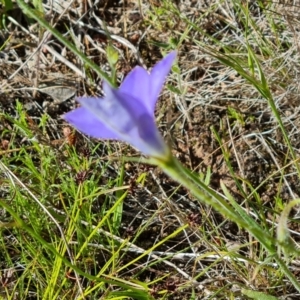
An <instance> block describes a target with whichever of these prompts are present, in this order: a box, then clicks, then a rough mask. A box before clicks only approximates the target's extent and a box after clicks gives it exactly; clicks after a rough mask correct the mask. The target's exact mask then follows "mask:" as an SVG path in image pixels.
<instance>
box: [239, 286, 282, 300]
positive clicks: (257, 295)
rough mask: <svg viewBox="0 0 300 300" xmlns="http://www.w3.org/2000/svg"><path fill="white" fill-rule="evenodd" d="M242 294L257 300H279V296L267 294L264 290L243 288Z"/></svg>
mask: <svg viewBox="0 0 300 300" xmlns="http://www.w3.org/2000/svg"><path fill="white" fill-rule="evenodd" d="M242 294H243V295H246V296H247V297H249V298H251V299H255V300H278V298H277V297H274V296H270V295H266V294H264V293H262V292H256V291H251V290H245V289H242Z"/></svg>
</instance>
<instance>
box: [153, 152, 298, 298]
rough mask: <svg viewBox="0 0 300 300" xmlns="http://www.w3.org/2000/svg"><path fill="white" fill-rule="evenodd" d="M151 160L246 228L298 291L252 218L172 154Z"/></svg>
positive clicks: (271, 242)
mask: <svg viewBox="0 0 300 300" xmlns="http://www.w3.org/2000/svg"><path fill="white" fill-rule="evenodd" d="M152 162H154V163H155V164H157V165H158V166H159V167H161V168H162V170H163V171H164V172H165V173H166V174H167V175H168V176H170V177H171V178H172V179H174V180H176V181H177V182H179V183H180V184H182V186H184V187H185V188H187V189H188V190H189V191H190V192H191V193H192V194H193V195H194V196H195V197H196V198H197V199H198V200H200V201H201V202H203V203H205V204H207V205H210V206H212V207H213V208H214V209H215V210H216V211H218V212H219V213H221V214H222V215H223V216H224V217H225V218H227V219H229V220H231V221H233V222H235V223H236V224H237V225H238V226H240V227H242V228H244V229H246V230H247V231H248V232H249V233H250V234H251V235H253V236H254V237H255V238H256V239H257V240H258V241H259V242H260V243H261V245H262V246H263V247H264V248H265V249H266V250H267V251H268V252H269V255H270V256H272V257H274V259H275V261H276V262H277V264H278V266H279V267H280V269H281V271H282V272H283V273H284V274H285V275H286V277H287V278H289V280H290V281H291V283H292V284H293V285H294V287H295V288H296V289H297V290H298V291H299V292H300V283H299V282H298V281H297V279H296V278H295V277H294V275H293V274H292V273H291V271H290V270H289V268H288V267H287V265H286V264H285V262H284V261H283V260H282V259H281V258H280V257H279V256H278V255H277V253H276V247H275V245H276V240H275V239H274V238H273V237H272V236H271V235H270V234H269V233H268V232H266V231H265V230H263V229H262V228H261V227H260V226H259V224H258V223H257V222H256V221H255V220H253V218H251V217H250V216H248V215H247V217H246V216H245V217H244V218H243V217H242V216H241V212H240V211H239V210H238V209H235V208H234V207H233V206H231V205H230V204H229V203H228V202H227V201H226V200H225V199H224V198H223V197H222V196H220V195H218V194H217V193H216V192H215V191H213V190H212V189H210V188H209V187H208V186H207V185H205V184H204V183H203V182H201V180H199V179H197V177H196V176H195V175H194V174H193V173H191V172H190V171H188V170H187V169H186V168H184V167H183V166H182V165H181V164H180V163H179V161H178V160H177V159H176V158H174V157H173V156H172V155H169V156H168V158H167V159H166V160H160V159H155V158H154V159H152ZM237 205H238V204H237ZM247 219H251V221H247Z"/></svg>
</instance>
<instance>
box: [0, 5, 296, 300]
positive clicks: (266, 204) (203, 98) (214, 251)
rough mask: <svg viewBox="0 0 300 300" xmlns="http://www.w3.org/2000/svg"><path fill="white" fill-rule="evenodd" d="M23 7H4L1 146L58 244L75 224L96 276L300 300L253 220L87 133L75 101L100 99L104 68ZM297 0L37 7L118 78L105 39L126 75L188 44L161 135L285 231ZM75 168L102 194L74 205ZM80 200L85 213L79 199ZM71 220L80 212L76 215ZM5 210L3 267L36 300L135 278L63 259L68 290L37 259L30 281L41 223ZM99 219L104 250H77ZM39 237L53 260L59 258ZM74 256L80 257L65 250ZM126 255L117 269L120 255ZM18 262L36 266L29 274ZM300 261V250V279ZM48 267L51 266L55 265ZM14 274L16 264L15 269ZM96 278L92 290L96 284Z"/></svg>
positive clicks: (74, 235)
mask: <svg viewBox="0 0 300 300" xmlns="http://www.w3.org/2000/svg"><path fill="white" fill-rule="evenodd" d="M17 3H19V2H18V1H17ZM17 3H13V5H14V8H13V9H9V10H8V11H5V10H4V8H5V5H4V4H2V10H0V12H1V14H2V15H3V18H2V22H3V24H2V31H1V35H0V50H1V52H0V64H1V68H0V84H1V89H0V138H1V141H0V142H1V143H0V156H2V158H3V162H4V165H5V166H6V167H7V168H8V170H10V171H11V172H12V173H13V174H15V175H16V176H17V177H18V178H19V179H20V181H21V182H22V183H23V184H24V186H23V187H21V186H20V184H19V183H17V184H16V186H18V187H20V189H21V190H22V192H24V190H25V192H24V193H25V195H29V196H30V194H29V192H28V191H32V192H33V194H34V195H35V196H36V197H37V198H38V199H39V200H40V201H41V202H42V204H43V205H44V206H45V208H46V210H47V211H48V212H49V213H50V214H51V216H52V218H53V219H54V220H56V221H57V223H59V227H57V226H56V225H57V224H56V223H55V222H54V221H53V219H51V218H50V219H49V216H47V215H46V214H45V212H44V211H41V209H40V207H38V208H34V209H32V211H31V212H30V211H27V209H28V203H25V202H26V201H25V200H24V198H22V199H23V200H22V201H20V200H19V201H20V202H21V203H22V205H24V209H25V210H24V211H25V212H26V213H25V212H24V211H23V210H22V209H21V208H20V209H19V208H15V211H16V213H17V214H18V216H19V218H21V219H22V220H23V221H24V222H25V223H26V221H28V220H30V222H29V221H28V222H27V223H26V224H27V225H28V224H29V225H30V226H31V227H32V228H34V229H35V230H36V231H38V234H39V235H40V236H41V237H42V238H43V239H45V240H46V241H47V242H51V241H53V240H54V241H56V242H57V241H59V238H60V235H61V232H60V230H58V228H61V230H62V231H63V232H64V233H65V234H66V240H67V241H68V242H69V245H70V249H71V252H72V253H73V254H72V255H71V256H73V257H75V256H76V255H75V254H76V253H78V252H79V253H80V255H79V256H78V257H79V258H78V259H76V260H77V263H78V264H77V266H78V267H79V268H81V269H82V270H83V271H85V272H86V273H88V274H91V275H97V274H98V273H99V271H100V270H103V272H104V273H103V274H109V275H114V276H116V277H118V278H121V279H124V280H125V281H126V280H127V281H128V282H135V281H138V282H144V283H146V284H149V285H148V290H147V291H148V296H149V299H151V297H153V298H154V299H263V298H257V297H258V296H257V295H256V298H255V296H254V294H249V293H247V291H256V292H262V293H264V294H266V295H269V297H270V298H266V299H273V298H271V296H274V297H277V298H276V299H298V297H299V291H298V292H297V289H296V288H295V286H294V285H293V284H292V283H291V282H290V281H289V279H287V278H286V277H285V276H284V275H283V274H282V273H281V272H280V270H279V271H278V266H277V265H275V264H274V262H273V261H272V258H270V256H269V254H268V253H267V252H266V251H265V250H264V249H263V247H262V245H260V243H259V242H258V241H256V240H255V239H254V238H253V237H252V236H251V235H250V234H249V232H248V231H247V230H245V229H243V228H240V227H239V226H237V225H236V224H235V223H234V222H231V221H230V220H226V219H225V218H224V217H223V215H222V214H220V213H218V212H216V211H215V210H212V209H211V208H210V207H209V206H207V205H205V204H203V203H201V202H198V201H197V200H196V199H195V197H194V196H193V195H192V194H191V192H190V191H189V190H187V189H186V188H184V187H182V186H179V185H178V184H177V183H176V182H174V181H173V180H171V179H170V178H169V177H167V176H166V175H165V174H164V173H163V171H162V170H161V169H159V168H157V167H155V166H149V165H147V164H145V163H135V162H131V161H128V160H127V161H124V160H123V159H122V158H123V157H137V158H139V157H140V154H139V152H137V151H135V150H134V149H132V148H131V147H130V146H129V145H127V144H124V143H119V142H111V141H110V142H107V141H105V142H103V141H100V142H99V141H98V140H94V139H90V138H87V137H85V136H84V135H81V134H80V133H78V132H75V131H74V130H73V129H72V128H71V127H70V126H69V125H68V124H67V123H66V122H65V121H64V120H63V119H62V115H63V114H64V113H66V112H67V111H69V110H71V109H73V108H75V107H77V105H78V104H76V102H75V97H76V96H81V95H101V93H102V91H101V84H102V78H101V77H100V76H99V74H98V73H97V72H95V71H94V70H93V69H92V68H91V67H89V66H88V65H86V64H85V63H83V62H82V60H81V59H80V58H79V57H78V56H77V55H76V54H74V52H72V51H70V50H69V49H68V48H67V47H65V45H63V43H62V42H61V41H58V40H57V39H56V38H55V37H54V35H53V34H52V35H51V34H49V31H47V30H45V29H44V28H43V26H41V25H39V23H38V22H37V21H36V20H34V19H33V18H30V17H28V16H26V15H25V14H24V13H23V12H22V10H21V9H20V8H19V7H18V4H17ZM299 5H300V3H294V2H293V3H292V2H291V1H285V3H281V2H279V3H275V2H274V3H272V2H268V1H234V0H230V1H229V0H227V1H220V0H214V1H203V0H195V1H192V0H191V1H180V0H178V1H167V0H165V1H138V0H136V1H129V0H128V1H101V0H100V1H96V2H95V3H91V1H82V2H80V1H78V2H71V1H58V2H57V1H54V2H53V6H51V3H50V2H49V3H43V5H42V9H40V11H39V13H40V15H43V17H44V19H45V20H46V21H47V22H49V23H50V24H52V26H53V27H55V28H56V29H57V30H58V31H59V32H60V33H61V34H64V35H65V37H66V38H67V39H68V40H69V41H71V42H72V43H73V44H75V45H76V47H77V49H79V50H80V51H82V52H83V53H84V54H85V55H86V56H87V57H88V58H90V59H91V60H92V61H93V62H94V63H96V64H97V65H98V66H99V67H100V69H101V70H102V71H104V72H106V73H107V74H111V66H110V64H109V59H108V58H109V50H108V48H107V47H108V46H109V47H111V48H110V50H111V51H112V53H118V62H117V64H116V66H115V68H116V78H117V82H118V84H119V83H120V82H122V80H123V78H124V76H126V75H127V74H128V72H130V70H131V69H132V68H133V67H134V66H136V65H141V66H143V67H145V68H147V69H149V70H150V69H151V67H153V65H154V64H155V63H156V62H157V61H159V60H160V59H161V58H162V57H163V56H164V55H166V54H167V53H168V52H170V51H171V50H174V49H176V50H177V52H178V56H177V61H176V63H175V65H174V67H173V69H172V72H171V74H170V76H169V77H168V79H167V84H166V86H165V88H164V90H163V91H162V93H161V96H160V98H159V101H158V103H157V107H156V120H157V124H158V127H159V130H160V132H161V133H162V135H163V136H164V139H165V141H166V142H167V143H168V144H169V145H170V147H171V149H172V153H173V154H174V156H175V157H176V158H177V159H178V160H179V161H180V162H182V163H183V164H184V165H185V166H186V167H188V168H189V169H191V170H193V171H194V172H195V174H197V176H198V177H199V178H202V179H203V181H205V182H206V184H207V185H208V186H209V187H210V188H211V189H212V190H214V191H215V192H216V193H219V194H223V193H224V189H222V186H221V184H222V183H223V184H224V185H225V186H226V187H227V189H228V191H229V193H230V195H231V196H232V197H233V198H234V199H235V201H236V202H237V203H238V204H239V205H240V206H241V207H242V208H244V209H245V211H246V212H247V213H248V214H249V215H251V216H253V217H254V218H255V219H256V220H258V222H259V224H261V226H262V228H263V229H264V230H266V232H271V234H272V235H273V236H276V226H277V224H278V221H279V216H280V214H281V212H282V210H283V208H284V207H285V206H286V204H287V203H289V202H290V201H291V200H292V199H297V198H298V197H299V196H298V195H299V193H300V181H299V174H300V172H299V165H298V160H299V148H300V147H299V146H300V136H299V129H300V123H299V118H298V115H299V103H300V94H299V70H300V60H299V53H300V48H299V42H298V40H299V32H298V31H299V13H298V7H299ZM32 7H33V6H32ZM35 10H36V11H38V10H39V8H38V7H36V8H35ZM112 49H113V50H112ZM256 62H259V66H258V65H257V64H256ZM260 68H261V69H260ZM264 80H265V81H264ZM266 90H268V91H269V92H270V95H271V96H268V94H266ZM33 142H34V143H37V144H38V146H37V145H35V144H34V145H33ZM47 156H49V162H47V163H45V161H46V158H47ZM72 157H73V158H72ZM71 158H72V159H74V160H72V163H71V162H70V161H71ZM50 161H51V162H50ZM53 165H55V167H54V166H53ZM45 166H47V167H45ZM35 172H36V173H35ZM61 174H63V175H61ZM9 176H11V175H8V171H7V170H6V171H3V175H1V177H0V184H1V186H0V198H1V199H3V201H4V202H5V203H9V204H11V203H13V201H14V198H15V197H20V196H19V193H21V192H20V191H16V192H13V185H12V183H11V182H15V180H16V179H15V180H9V179H8V178H9ZM67 176H69V177H67ZM68 180H69V181H70V182H71V181H72V182H73V184H74V186H73V189H74V190H76V189H78V190H80V193H83V195H85V193H87V191H90V190H92V191H93V193H90V194H91V195H92V196H82V199H84V200H82V199H81V200H80V201H81V202H80V201H79V202H80V205H79V204H78V203H77V204H76V205H75V204H74V203H72V196H71V194H68V193H69V192H70V191H69V189H68V188H65V187H64V186H65V184H66V183H67V182H68ZM85 184H86V185H87V186H86V187H84V188H82V190H81V186H84V185H85ZM98 188H99V190H98ZM27 189H28V190H27ZM70 189H71V188H70ZM101 189H102V190H101ZM124 191H127V193H126V194H124ZM14 193H16V194H17V195H15V194H14ZM74 194H76V193H75V192H74ZM87 195H88V193H87ZM85 197H87V198H85ZM122 197H124V199H123V198H122ZM29 198H30V197H29ZM121 198H122V199H121ZM18 199H21V198H18ZM120 199H121V200H120ZM31 201H32V199H31V200H30V202H31ZM120 201H122V205H121V204H120V203H121V202H120ZM24 203H25V204H24ZM11 205H12V207H15V206H16V204H11ZM19 205H21V204H19ZM30 205H31V204H30ZM35 205H36V204H35ZM85 206H86V207H85ZM87 206H88V208H87ZM82 207H84V208H83V209H82V212H79V213H78V214H79V215H78V216H77V214H76V209H78V210H81V208H82ZM112 208H114V209H118V210H119V211H120V212H121V216H117V215H116V214H114V218H116V219H113V220H111V223H110V222H108V223H107V224H106V223H105V224H103V226H102V225H101V226H100V225H99V224H100V223H101V221H100V220H101V219H105V218H110V215H109V213H108V212H110V209H112ZM37 213H38V214H42V215H44V217H41V218H40V219H39V221H36V222H37V223H39V222H41V223H39V224H35V225H34V224H33V223H34V221H33V220H32V218H33V217H32V214H37ZM75 215H76V218H75ZM297 215H298V210H297V207H295V208H293V211H292V213H291V216H290V217H291V222H290V223H289V229H290V232H291V236H292V238H293V239H294V241H295V242H298V241H299V225H298V222H297ZM63 216H64V217H63ZM65 216H68V218H66V217H65ZM107 216H109V217H107ZM71 217H72V218H73V217H74V218H75V219H76V222H74V224H73V223H72V224H71V225H70V222H71V221H70V219H71ZM0 218H1V219H2V220H1V219H0V221H1V222H3V224H5V226H3V228H4V229H3V233H2V234H3V237H2V243H1V247H3V249H6V250H3V253H5V254H3V258H2V262H1V263H0V269H3V270H6V271H3V272H2V274H1V278H2V279H1V282H2V287H0V293H2V294H3V297H5V295H6V297H8V296H7V295H10V297H11V298H9V297H8V298H7V299H22V297H21V298H20V296H18V294H17V293H16V292H13V288H14V286H15V287H17V288H16V289H17V291H18V292H19V295H20V294H22V293H23V294H22V295H26V299H38V298H39V297H40V296H41V295H47V296H48V297H49V299H50V298H51V297H52V298H51V299H55V297H57V298H58V299H63V297H65V298H64V299H75V298H76V299H77V298H79V299H108V298H106V297H108V295H109V296H110V297H111V294H109V293H111V292H112V291H114V292H118V291H121V290H122V289H121V288H122V286H120V285H118V284H116V285H114V284H112V283H106V284H107V286H106V287H101V288H99V289H98V290H97V289H96V290H92V284H94V283H93V282H94V281H93V280H91V279H89V278H86V277H84V275H83V274H80V273H78V274H77V276H78V277H76V276H75V275H74V274H75V273H76V272H77V270H72V271H68V270H69V269H68V267H69V266H68V267H67V265H63V267H62V266H61V265H60V269H59V270H60V272H61V273H60V275H57V277H55V278H56V280H54V281H53V282H54V286H60V284H61V283H62V282H63V284H64V285H63V287H62V288H61V290H60V292H61V293H60V294H57V295H55V297H54V296H53V295H54V292H53V291H51V292H52V293H53V294H51V293H50V292H49V289H46V288H45V287H44V286H45V285H47V284H45V283H46V282H47V280H46V279H47V278H48V276H49V277H50V275H47V273H46V274H44V275H41V274H42V272H38V271H35V272H37V273H36V274H38V275H36V277H37V276H40V279H35V281H36V282H34V283H32V282H31V280H32V278H31V277H30V276H28V274H26V272H25V271H24V270H30V267H29V266H28V265H29V262H30V261H31V259H32V257H34V255H33V253H29V254H27V255H28V256H27V258H26V259H25V258H24V248H26V247H25V246H24V245H23V244H22V243H24V240H27V239H33V240H34V238H36V236H34V235H32V234H31V233H30V232H29V231H28V230H27V229H26V230H25V229H24V230H23V231H24V232H20V231H22V230H21V229H22V226H20V227H21V229H18V226H17V225H14V222H16V223H17V221H16V217H15V216H14V215H12V214H11V213H10V212H8V211H6V209H4V207H3V206H2V210H1V215H0ZM32 222H33V223H32ZM99 222H100V223H99ZM114 222H116V223H114ZM48 223H49V224H48ZM115 224H118V226H117V228H114V226H115ZM185 224H188V227H187V228H186V227H184V226H185ZM98 225H99V226H98ZM110 225H113V226H112V227H111V226H110ZM35 226H36V227H35ZM93 226H96V229H97V230H98V233H97V234H99V236H97V238H96V237H94V236H93V239H92V240H91V243H90V245H89V247H90V248H88V247H87V246H84V247H83V248H82V249H83V250H82V252H83V253H81V251H79V250H78V249H80V248H78V249H77V248H74V249H73V247H75V246H72V245H75V244H76V243H80V239H82V240H84V237H85V238H86V236H89V234H90V232H92V231H93V230H92V229H93ZM24 228H25V227H24ZM48 231H52V232H53V234H54V235H56V236H57V240H56V239H55V238H53V237H52V236H51V234H49V232H48ZM21 236H23V238H24V240H22V239H21ZM16 240H17V241H18V242H16ZM14 243H16V244H18V245H17V246H16V244H14ZM52 243H53V242H52ZM57 243H58V242H57ZM72 243H73V244H72ZM54 244H55V243H54ZM41 245H42V246H41V249H43V250H40V251H42V254H41V255H43V256H44V257H47V258H45V262H47V260H48V259H49V261H51V259H54V258H53V257H51V255H50V254H49V253H50V252H49V253H44V251H46V250H45V249H44V248H43V247H45V244H43V243H42V244H41ZM122 245H123V246H122ZM125 245H126V247H125ZM27 247H28V246H27ZM7 249H11V251H10V250H7ZM26 249H27V248H26ZM27 251H28V250H26V253H27ZM47 251H48V250H47ZM47 251H46V252H47ZM28 252H30V251H28ZM112 253H113V254H112ZM48 256H49V257H48ZM64 256H65V258H66V259H69V260H70V259H71V258H70V257H71V256H70V254H69V253H67V252H64ZM112 256H113V257H114V264H115V265H114V264H112V263H109V261H110V259H111V257H112ZM88 261H89V263H88ZM48 263H49V262H48ZM63 263H65V261H64V262H63ZM63 263H62V264H63ZM272 263H273V264H272ZM18 264H19V266H22V268H23V271H16V270H17V266H18ZM45 264H46V263H45ZM105 265H107V267H106V268H103V266H105ZM298 265H299V262H298V260H297V257H296V258H295V257H293V258H291V259H290V260H289V267H290V270H291V271H292V273H293V274H294V275H295V277H296V278H297V279H298V280H299V268H298ZM124 266H125V267H124ZM50 269H51V268H50V265H49V266H48V267H47V268H46V267H45V270H47V271H48V272H49V274H52V273H51V271H49V270H50ZM7 270H13V271H12V272H11V273H12V274H11V275H10V276H9V275H7ZM43 270H44V269H43ZM67 271H68V272H70V273H68V272H67ZM73 273H74V274H73ZM65 274H67V275H68V276H69V277H68V276H65ZM52 275H53V274H52ZM59 276H61V277H59ZM64 276H65V278H67V279H64ZM51 278H53V277H51ZM70 278H71V279H70ZM73 278H74V279H73ZM48 279H49V278H48ZM66 280H67V282H65V281H66ZM21 282H22V284H23V285H22V286H26V288H24V287H23V289H22V288H21V287H20V286H21ZM41 282H42V283H41ZM42 286H43V287H42ZM19 289H21V290H22V293H21V291H20V290H19ZM88 289H91V292H89V293H87V292H86V294H84V293H85V292H83V290H85V291H87V290H88ZM54 290H55V289H54ZM26 291H27V294H26ZM30 293H31V294H30ZM47 293H48V294H47ZM80 293H81V294H80ZM120 293H121V292H120ZM2 294H1V295H2ZM49 295H52V296H51V297H50V296H49ZM71 295H72V296H71ZM75 295H76V297H75ZM79 295H85V296H79ZM116 295H117V294H116ZM131 296H132V295H131ZM14 297H15V298H14ZM18 297H19V298H18ZM23 297H25V296H23ZM80 297H82V298H80ZM93 297H95V298H93ZM97 297H98V298H97ZM127 297H128V298H129V297H130V294H127ZM132 298H134V299H144V298H139V297H136V296H132ZM5 299H6V298H5ZM23 299H25V298H23ZM45 299H46V298H45Z"/></svg>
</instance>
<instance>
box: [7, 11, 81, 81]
mask: <svg viewBox="0 0 300 300" xmlns="http://www.w3.org/2000/svg"><path fill="white" fill-rule="evenodd" d="M8 19H9V21H11V22H12V23H14V24H15V25H16V26H18V27H20V28H21V29H22V30H23V31H24V32H25V33H26V34H28V35H30V37H31V38H32V39H34V40H35V41H37V42H38V38H37V37H36V36H35V35H34V34H32V33H31V32H29V31H28V30H27V29H26V28H24V27H23V26H22V25H21V24H19V23H18V22H17V21H16V20H15V19H13V18H12V17H8ZM43 42H44V40H43V41H42V42H41V43H43ZM39 46H40V45H39ZM39 46H38V47H37V49H36V50H35V51H34V52H33V54H31V55H30V56H29V58H28V59H27V60H26V61H25V62H24V63H23V64H22V65H21V66H20V67H19V68H18V69H17V70H16V71H15V73H14V74H12V75H11V76H10V77H9V80H11V79H12V78H13V77H14V76H15V75H17V73H19V71H20V70H21V69H22V68H23V67H24V65H26V64H27V62H28V61H29V60H30V59H31V58H32V57H33V56H34V55H35V54H36V52H37V50H38V49H39ZM44 47H45V48H46V49H47V50H48V51H49V52H50V53H51V54H52V55H53V56H55V57H56V58H57V59H58V60H59V61H61V62H62V63H64V64H65V65H66V66H68V67H69V68H70V69H71V70H73V71H74V72H75V73H77V74H78V75H80V76H81V77H83V78H85V74H84V73H83V72H82V71H81V70H79V69H78V68H77V67H76V66H75V65H74V64H72V63H71V62H70V61H68V60H67V59H65V58H64V57H63V56H62V55H60V54H59V53H58V52H56V51H55V50H54V49H52V48H51V47H50V46H49V45H47V44H45V45H44Z"/></svg>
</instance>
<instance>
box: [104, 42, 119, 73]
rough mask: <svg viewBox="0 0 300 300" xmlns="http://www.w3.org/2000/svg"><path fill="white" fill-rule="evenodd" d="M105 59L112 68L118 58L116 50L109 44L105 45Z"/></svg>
mask: <svg viewBox="0 0 300 300" xmlns="http://www.w3.org/2000/svg"><path fill="white" fill-rule="evenodd" d="M106 55H107V60H108V63H109V65H110V67H111V68H114V67H115V65H116V64H117V62H118V59H119V53H118V51H117V50H116V49H115V48H114V47H113V46H112V45H110V44H108V45H107V47H106Z"/></svg>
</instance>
